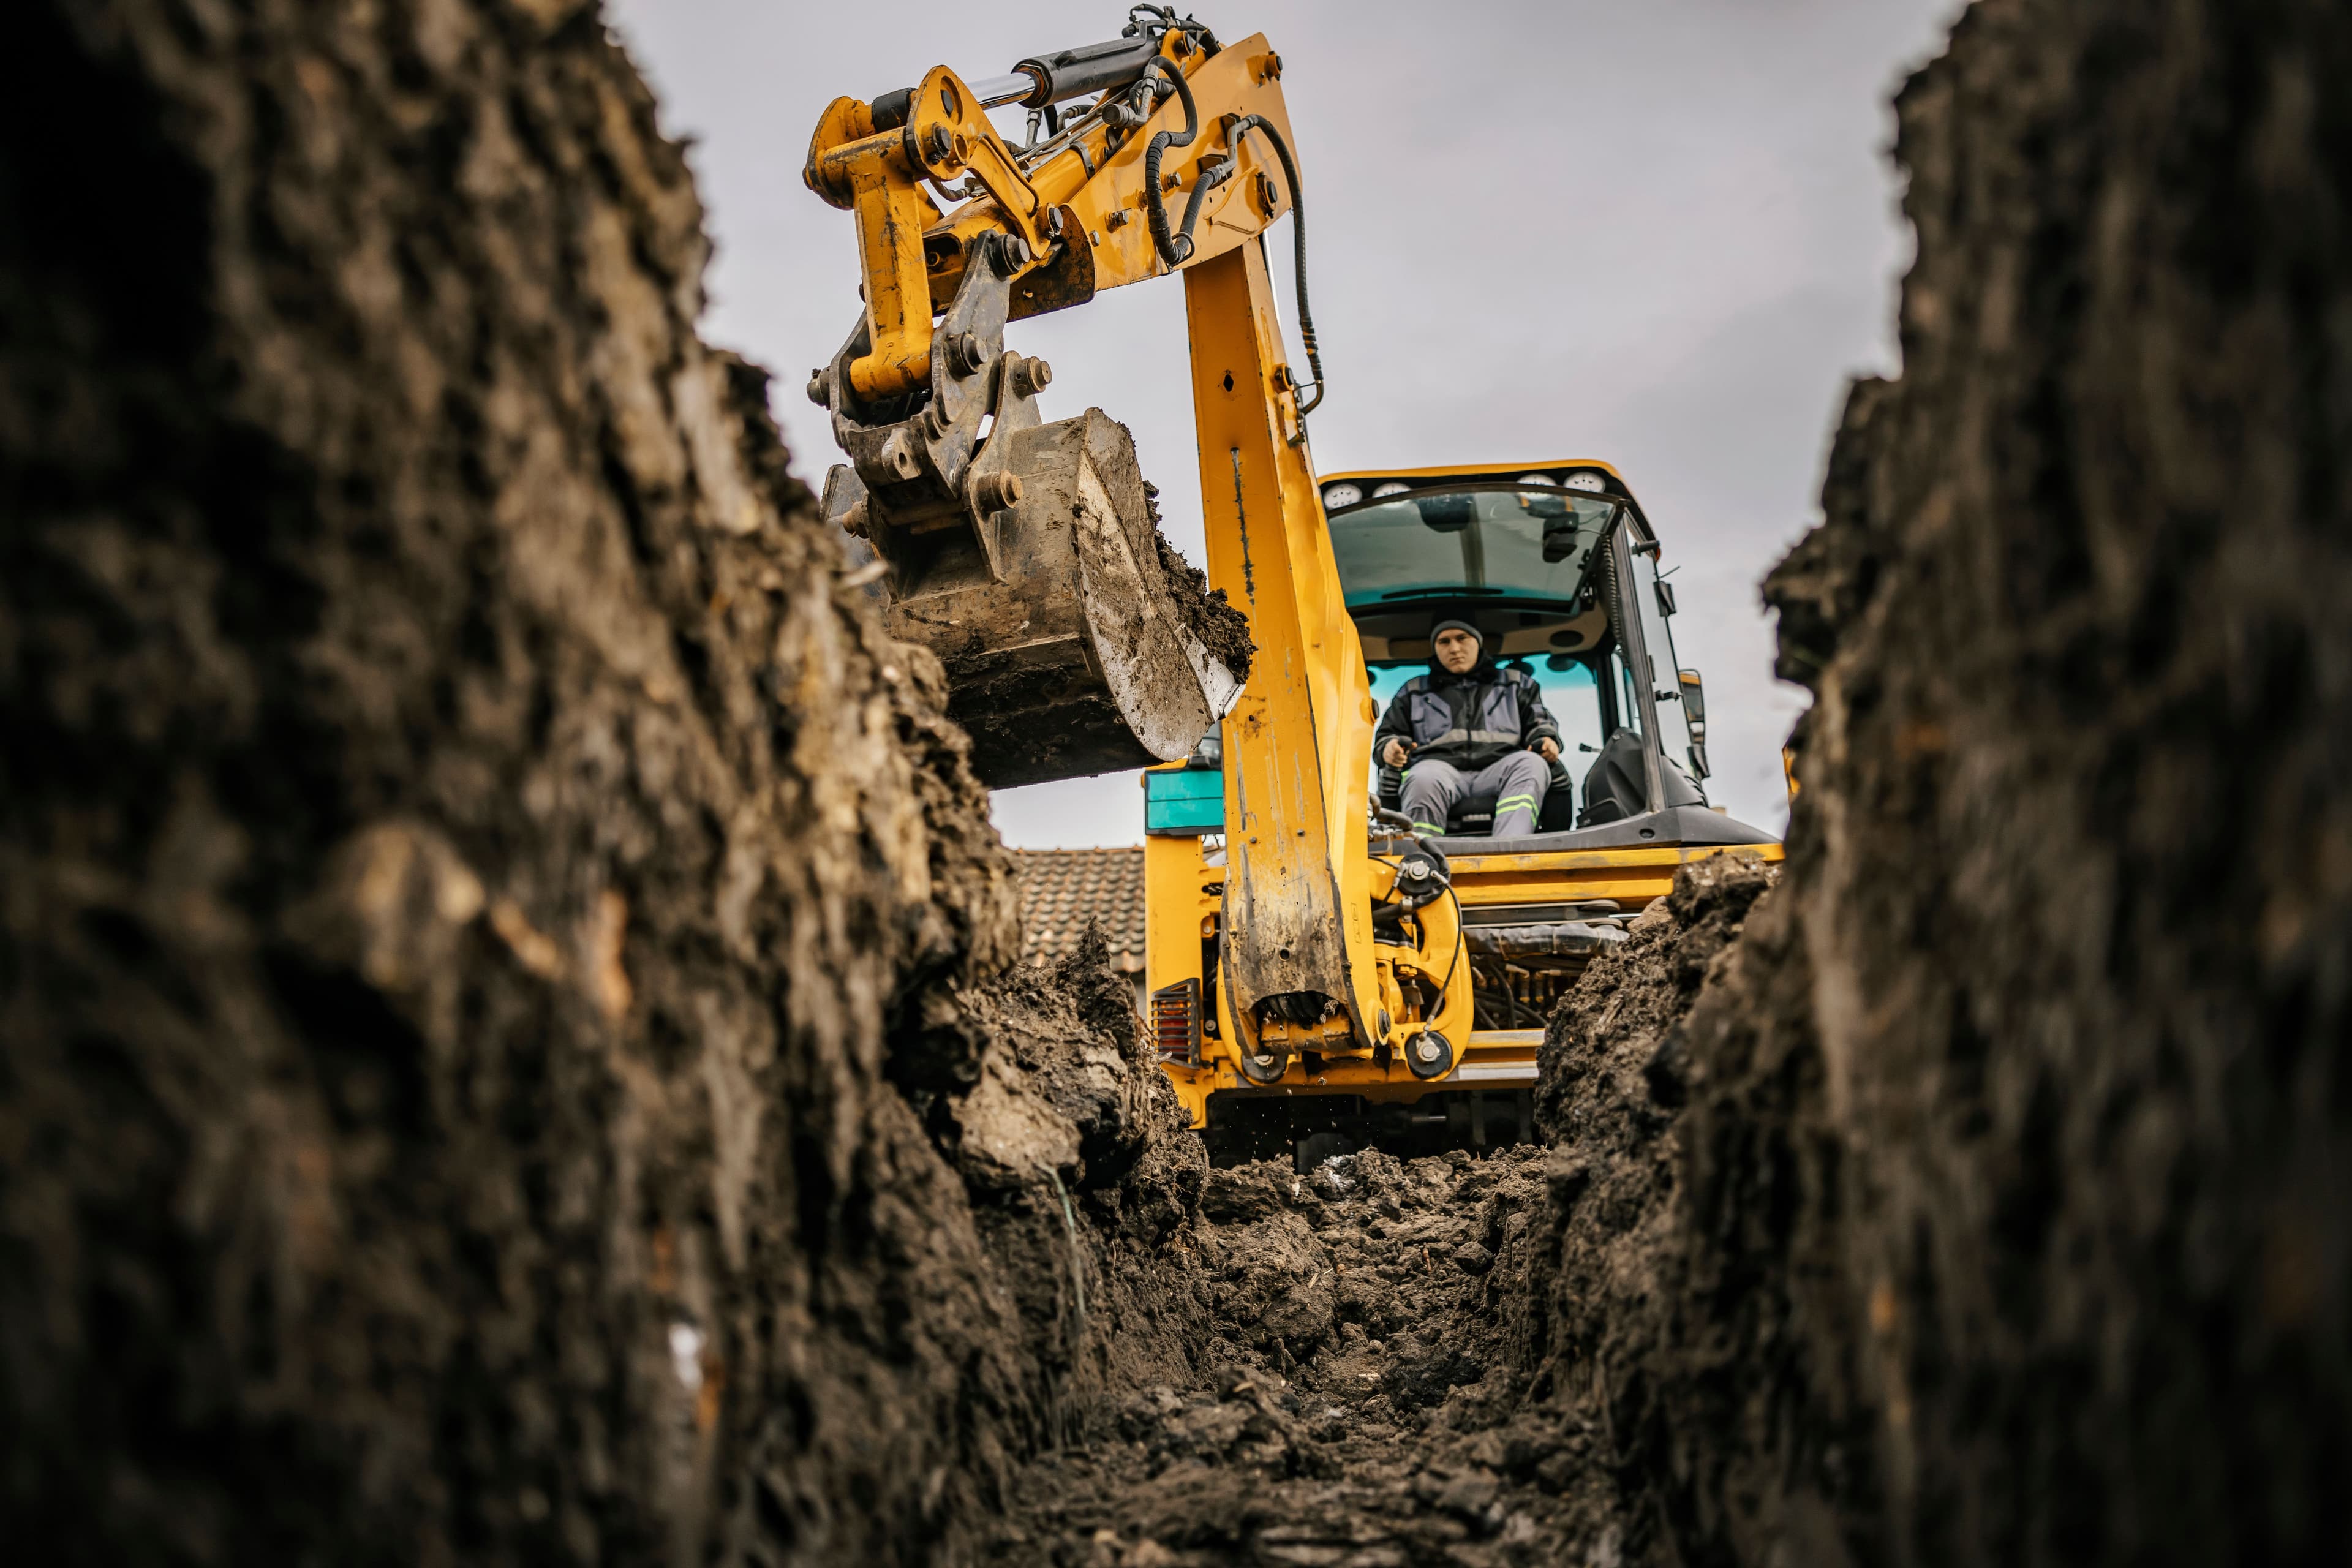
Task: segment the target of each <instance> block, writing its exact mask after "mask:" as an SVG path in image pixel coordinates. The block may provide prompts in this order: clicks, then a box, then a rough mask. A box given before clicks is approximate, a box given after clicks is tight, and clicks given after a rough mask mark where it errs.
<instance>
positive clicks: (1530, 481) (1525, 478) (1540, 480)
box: [1518, 474, 1575, 488]
mask: <svg viewBox="0 0 2352 1568" xmlns="http://www.w3.org/2000/svg"><path fill="white" fill-rule="evenodd" d="M1518 482H1519V483H1521V484H1523V485H1543V486H1545V487H1547V488H1553V487H1557V486H1558V485H1559V480H1558V479H1553V478H1552V477H1551V476H1550V475H1549V474H1521V475H1520V476H1519V480H1518ZM1574 482H1575V481H1574V480H1570V483H1571V484H1573V483H1574Z"/></svg>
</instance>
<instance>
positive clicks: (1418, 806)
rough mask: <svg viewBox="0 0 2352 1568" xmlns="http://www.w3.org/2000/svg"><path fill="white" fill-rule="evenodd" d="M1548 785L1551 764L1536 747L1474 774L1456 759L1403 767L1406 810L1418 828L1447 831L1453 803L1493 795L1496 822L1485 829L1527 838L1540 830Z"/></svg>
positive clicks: (1431, 831)
mask: <svg viewBox="0 0 2352 1568" xmlns="http://www.w3.org/2000/svg"><path fill="white" fill-rule="evenodd" d="M1550 787H1551V764H1550V763H1548V762H1546V761H1544V760H1543V756H1542V753H1540V752H1512V753H1511V754H1510V755H1509V756H1507V757H1505V758H1503V759H1502V760H1501V761H1499V762H1492V763H1487V764H1486V766H1485V767H1483V768H1480V769H1479V770H1478V771H1477V772H1476V773H1464V772H1463V771H1462V770H1461V769H1460V768H1457V767H1455V766H1454V764H1453V763H1441V762H1437V761H1434V760H1432V761H1429V762H1424V763H1412V764H1411V765H1410V766H1408V767H1407V768H1406V769H1405V770H1404V814H1405V815H1406V816H1410V817H1412V826H1413V830H1414V831H1415V832H1418V833H1443V832H1444V831H1445V815H1446V813H1448V812H1450V811H1452V810H1453V809H1454V802H1456V801H1458V800H1460V799H1461V798H1462V797H1463V796H1465V795H1493V796H1494V797H1495V826H1492V827H1490V828H1488V829H1487V832H1488V833H1490V834H1492V835H1493V836H1494V837H1496V838H1523V837H1526V836H1527V835H1528V834H1530V833H1533V832H1534V831H1535V830H1536V812H1537V810H1538V807H1540V806H1541V805H1543V797H1544V791H1545V790H1547V789H1549V788H1550Z"/></svg>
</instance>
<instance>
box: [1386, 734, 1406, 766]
mask: <svg viewBox="0 0 2352 1568" xmlns="http://www.w3.org/2000/svg"><path fill="white" fill-rule="evenodd" d="M1404 759H1405V745H1404V742H1402V741H1400V740H1398V739H1397V738H1396V737H1395V736H1394V735H1391V736H1390V737H1389V742H1388V744H1387V745H1385V746H1382V747H1381V762H1383V763H1387V764H1388V765H1389V766H1390V767H1392V768H1401V767H1402V766H1404Z"/></svg>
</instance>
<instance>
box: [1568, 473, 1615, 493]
mask: <svg viewBox="0 0 2352 1568" xmlns="http://www.w3.org/2000/svg"><path fill="white" fill-rule="evenodd" d="M1568 488H1569V489H1572V490H1583V491H1585V492H1586V493H1588V494H1591V495H1596V496H1597V495H1600V494H1601V492H1602V491H1604V490H1606V489H1608V488H1609V481H1608V480H1606V479H1602V478H1601V476H1600V475H1599V474H1596V473H1594V472H1592V471H1591V469H1590V468H1588V469H1586V470H1585V471H1584V472H1582V473H1580V474H1570V475H1569V476H1568Z"/></svg>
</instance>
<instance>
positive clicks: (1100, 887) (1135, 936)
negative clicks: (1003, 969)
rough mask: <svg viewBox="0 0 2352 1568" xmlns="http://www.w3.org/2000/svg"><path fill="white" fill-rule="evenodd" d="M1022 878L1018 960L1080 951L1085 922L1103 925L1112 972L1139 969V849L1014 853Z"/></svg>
mask: <svg viewBox="0 0 2352 1568" xmlns="http://www.w3.org/2000/svg"><path fill="white" fill-rule="evenodd" d="M1013 861H1014V863H1015V864H1016V865H1017V866H1018V867H1019V868H1020V872H1021V924H1022V931H1023V936H1022V943H1021V958H1022V962H1023V963H1053V962H1054V961H1055V959H1058V958H1061V957H1063V956H1064V955H1066V954H1067V953H1068V952H1071V951H1072V950H1073V949H1075V948H1076V946H1077V945H1078V938H1079V936H1080V935H1081V934H1083V933H1084V932H1085V931H1086V929H1087V916H1089V915H1092V916H1094V917H1095V918H1096V919H1097V920H1099V921H1102V927H1103V934H1104V935H1105V936H1106V937H1108V938H1109V939H1110V966H1111V967H1112V968H1113V969H1116V970H1119V971H1121V972H1122V973H1129V974H1134V973H1141V971H1142V969H1143V926H1144V919H1143V847H1142V846H1141V845H1137V846H1136V847H1134V848H1131V849H1016V850H1014V851H1013Z"/></svg>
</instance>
